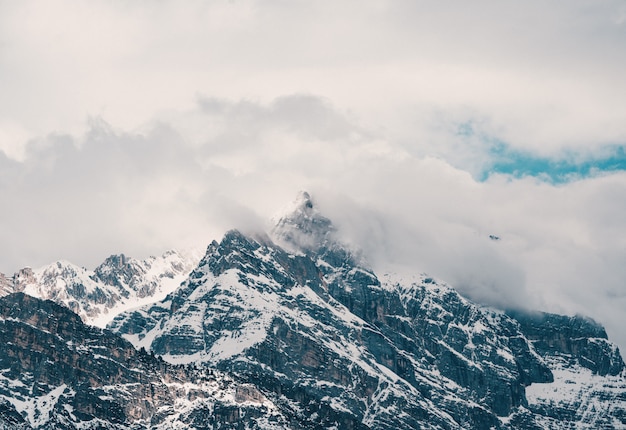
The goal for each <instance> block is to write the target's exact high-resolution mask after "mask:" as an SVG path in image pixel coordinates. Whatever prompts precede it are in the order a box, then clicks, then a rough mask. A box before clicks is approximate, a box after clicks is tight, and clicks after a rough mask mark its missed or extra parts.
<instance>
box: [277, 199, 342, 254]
mask: <svg viewBox="0 0 626 430" xmlns="http://www.w3.org/2000/svg"><path fill="white" fill-rule="evenodd" d="M274 219H275V220H276V223H275V226H274V228H273V229H272V231H271V237H272V239H273V240H274V241H275V242H277V243H278V244H279V245H281V246H283V247H285V248H286V249H288V250H290V251H294V252H298V251H300V252H304V253H307V252H316V251H317V250H319V249H320V248H321V247H322V246H323V245H325V244H327V243H328V242H329V241H331V240H332V239H331V235H332V234H333V233H334V232H335V227H334V226H333V224H332V222H331V220H330V219H328V218H326V217H325V216H324V215H322V213H321V212H320V210H319V209H318V207H317V205H316V204H315V201H314V199H313V198H312V197H311V195H310V194H309V193H308V192H306V191H300V193H298V196H297V197H296V199H295V200H294V201H293V202H292V203H291V205H289V206H288V207H287V208H285V210H283V211H282V214H281V215H280V216H275V217H274Z"/></svg>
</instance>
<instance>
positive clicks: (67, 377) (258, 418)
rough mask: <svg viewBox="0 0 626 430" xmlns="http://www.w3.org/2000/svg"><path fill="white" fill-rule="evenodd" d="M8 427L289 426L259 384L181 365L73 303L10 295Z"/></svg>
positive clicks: (5, 329) (5, 375)
mask: <svg viewBox="0 0 626 430" xmlns="http://www.w3.org/2000/svg"><path fill="white" fill-rule="evenodd" d="M0 342H2V345H3V348H2V351H1V352H0V369H1V370H0V428H6V429H31V428H32V429H59V430H61V429H63V430H66V429H128V428H133V429H137V430H140V429H146V428H151V429H164V430H165V429H172V428H218V427H221V428H238V427H239V426H245V427H246V428H268V429H271V428H275V429H279V428H284V427H285V425H286V423H287V418H285V417H284V416H283V415H282V414H281V413H280V411H279V410H278V409H277V408H276V407H275V406H274V405H273V404H272V403H271V402H269V401H268V400H267V399H266V398H265V397H264V396H263V395H262V394H261V393H260V392H258V390H256V389H255V388H254V387H253V386H250V385H247V384H240V383H238V382H236V381H234V380H233V379H232V378H231V377H230V376H228V375H227V374H225V373H223V372H218V371H215V370H211V369H196V368H194V367H181V366H172V365H169V364H167V363H165V362H164V361H162V360H159V359H157V358H155V357H154V356H153V355H150V354H148V353H146V352H145V350H139V351H138V350H136V349H135V348H133V346H132V345H131V344H130V343H128V342H127V341H125V340H123V339H122V338H120V337H119V336H117V335H115V334H113V333H111V332H109V331H107V330H102V329H98V328H95V327H90V326H87V325H85V324H83V322H82V321H81V319H80V317H78V315H76V314H75V313H73V312H71V311H70V310H68V309H66V308H65V307H62V306H59V305H57V304H56V303H53V302H51V301H43V300H40V299H36V298H33V297H30V296H27V295H25V294H23V293H14V294H11V295H9V296H5V297H2V298H0Z"/></svg>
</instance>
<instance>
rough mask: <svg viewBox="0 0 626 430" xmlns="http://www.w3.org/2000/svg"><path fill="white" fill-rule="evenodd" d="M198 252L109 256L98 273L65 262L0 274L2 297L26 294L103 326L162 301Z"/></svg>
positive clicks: (181, 279)
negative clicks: (139, 308) (112, 320)
mask: <svg viewBox="0 0 626 430" xmlns="http://www.w3.org/2000/svg"><path fill="white" fill-rule="evenodd" d="M199 259H200V256H199V255H197V253H194V252H191V251H189V252H178V251H168V252H166V253H164V254H163V255H161V256H160V257H148V258H146V259H144V260H138V259H135V258H130V257H126V256H125V255H124V254H119V255H112V256H110V257H108V258H107V259H106V260H105V261H104V262H103V263H102V264H100V265H99V266H98V267H97V268H96V269H95V270H93V271H92V270H87V269H85V268H83V267H78V266H76V265H74V264H72V263H70V262H67V261H57V262H56V263H53V264H49V265H47V266H44V267H41V268H38V269H35V270H33V269H31V268H24V269H21V270H20V271H18V272H17V273H15V274H14V275H13V276H12V277H7V276H5V275H2V274H0V295H6V294H9V293H13V292H24V293H26V294H28V295H31V296H33V297H38V298H41V299H50V300H52V301H55V302H57V303H60V304H63V305H64V306H67V307H68V308H70V309H71V310H73V311H74V312H76V313H77V314H79V315H80V316H81V318H83V320H84V321H85V322H86V323H89V324H92V325H97V326H101V327H104V326H105V325H106V324H107V323H108V322H109V321H110V320H111V319H112V318H113V317H114V316H115V315H117V314H119V313H120V312H122V311H124V310H126V309H130V308H133V307H137V306H141V305H143V304H146V303H151V302H154V301H157V300H161V299H163V298H164V297H165V296H166V295H167V294H169V293H171V292H172V291H174V290H175V289H176V288H177V287H178V286H179V285H180V284H181V282H182V281H183V280H184V279H185V278H186V277H187V275H188V274H189V273H190V272H191V270H192V269H193V268H194V267H195V265H196V264H197V263H198V260H199Z"/></svg>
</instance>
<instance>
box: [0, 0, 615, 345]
mask: <svg viewBox="0 0 626 430" xmlns="http://www.w3.org/2000/svg"><path fill="white" fill-rule="evenodd" d="M625 17H626V6H624V3H623V2H620V1H603V2H588V1H573V2H568V3H567V4H558V5H557V4H545V3H544V2H541V3H540V2H532V1H531V2H525V3H524V4H523V5H522V4H520V5H512V4H503V3H501V2H495V1H482V2H477V3H472V4H471V5H469V4H468V5H459V4H451V3H447V2H439V3H438V4H437V5H432V4H428V5H426V4H424V3H421V2H413V1H410V2H409V1H406V2H405V1H393V2H387V1H365V2H341V3H340V4H337V3H336V2H324V1H322V2H315V3H312V4H306V3H302V2H263V3H261V2H256V1H236V2H219V1H218V2H205V1H199V0H195V1H190V2H186V3H185V5H184V6H181V5H180V3H179V2H174V1H167V0H166V1H162V2H123V1H113V2H110V1H94V2H89V3H75V2H69V1H67V2H66V1H55V2H43V1H41V2H39V1H25V2H19V3H18V2H3V1H0V93H1V94H3V97H2V100H0V200H1V201H2V211H0V243H2V245H3V246H2V247H1V248H0V271H3V272H5V273H6V272H8V273H10V272H12V271H14V270H17V269H18V268H20V267H23V266H26V265H30V266H38V265H41V264H46V263H49V262H51V261H54V260H57V259H60V258H63V259H68V260H71V261H73V262H76V263H78V264H82V265H84V266H87V267H93V266H94V265H95V264H97V263H99V262H100V261H102V260H103V259H104V258H105V257H106V256H107V255H109V254H111V253H114V252H125V253H127V254H130V255H135V256H138V257H141V256H145V255H148V254H154V253H158V252H161V251H163V250H165V249H168V248H171V247H186V246H190V245H197V246H206V244H207V243H209V242H210V241H211V240H213V239H219V237H220V236H221V234H223V232H224V231H226V230H227V229H230V228H233V227H237V228H241V229H244V230H251V231H253V230H260V229H267V228H268V225H267V223H268V220H269V219H270V218H271V216H272V215H273V214H274V213H275V211H277V210H278V209H279V208H280V207H281V206H283V205H284V204H285V203H286V202H289V201H290V200H291V199H293V198H294V197H295V195H296V194H297V192H298V191H299V190H302V189H306V190H309V191H310V192H311V193H312V194H313V196H314V198H315V199H316V200H317V202H318V204H319V206H320V208H321V210H322V211H323V212H325V213H326V214H327V216H329V217H330V218H331V219H333V220H334V222H335V224H336V225H337V226H338V228H339V230H340V232H341V234H342V235H343V236H344V238H345V240H347V241H348V242H350V243H351V244H353V245H354V246H355V247H357V248H360V249H362V250H363V252H364V255H365V256H366V258H367V259H368V260H369V261H370V263H371V264H372V265H373V266H374V267H376V268H381V269H384V268H386V267H390V266H395V267H399V266H400V267H409V268H411V269H413V270H419V271H426V272H429V273H431V274H432V275H434V276H438V277H440V278H442V279H444V280H446V281H448V282H449V283H451V284H452V285H454V286H455V287H457V288H458V289H459V290H461V291H462V292H463V293H464V294H466V295H468V296H470V297H472V298H473V299H475V300H478V301H481V302H483V303H488V304H492V305H496V306H521V307H532V308H540V309H544V310H548V311H555V312H565V313H576V312H579V313H583V314H587V315H590V316H592V317H594V318H596V319H597V320H599V321H600V322H602V323H604V324H605V325H607V327H608V330H609V334H610V335H611V336H612V337H613V338H615V339H616V340H618V342H619V343H620V344H621V345H622V349H623V350H624V349H626V335H623V334H622V333H621V328H622V327H623V326H624V324H625V323H626V320H625V319H624V316H623V309H624V308H625V305H626V282H624V281H625V280H626V265H625V264H624V261H626V235H624V232H625V231H626V217H625V216H624V214H625V213H626V199H624V196H625V195H626V173H625V172H624V171H625V169H626V157H625V156H624V147H625V145H626V121H624V120H623V119H624V118H625V117H626V99H624V97H622V96H621V95H622V94H624V93H626V81H624V79H623V76H624V72H625V71H626V57H624V55H623V52H624V47H625V46H626V32H624V28H625V26H626V18H625ZM490 235H491V236H497V237H499V238H500V240H493V239H490V237H489V236H490Z"/></svg>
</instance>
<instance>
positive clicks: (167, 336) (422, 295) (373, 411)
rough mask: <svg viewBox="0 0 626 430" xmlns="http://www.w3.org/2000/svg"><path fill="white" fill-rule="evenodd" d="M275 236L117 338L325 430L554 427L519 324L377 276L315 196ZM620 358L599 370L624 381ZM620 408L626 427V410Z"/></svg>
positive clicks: (227, 244)
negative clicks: (223, 375)
mask: <svg viewBox="0 0 626 430" xmlns="http://www.w3.org/2000/svg"><path fill="white" fill-rule="evenodd" d="M272 236H273V239H271V238H270V237H267V236H258V237H247V236H244V235H242V234H241V233H239V232H238V231H231V232H229V233H227V234H226V236H225V237H224V239H223V240H222V241H221V242H220V243H217V242H213V243H212V244H211V245H210V246H209V248H208V250H207V253H206V255H205V257H204V258H203V259H202V260H201V262H200V264H199V266H198V267H197V268H196V269H195V270H194V271H193V272H192V273H191V274H190V276H189V279H188V280H187V281H186V282H185V283H183V284H182V285H181V287H180V288H179V289H178V290H177V291H176V292H175V293H173V294H171V295H169V296H168V297H167V298H166V299H165V300H163V301H161V302H159V303H156V304H154V305H150V306H146V307H144V308H142V309H139V310H135V311H133V312H129V313H125V314H122V315H120V316H119V317H117V318H116V319H115V320H114V321H113V322H112V323H111V325H110V326H109V327H110V328H111V329H112V330H113V331H115V332H118V333H120V334H122V335H123V336H124V337H125V338H126V339H128V340H129V341H131V342H132V343H133V344H135V345H136V346H137V347H144V348H146V349H148V350H151V351H154V352H155V353H156V354H158V355H160V356H162V357H163V358H164V359H165V360H166V361H168V362H172V363H203V365H205V366H209V367H212V368H218V369H222V370H226V369H228V370H230V371H235V372H236V373H237V375H238V377H239V378H241V379H242V380H244V381H246V382H248V383H251V384H253V385H255V386H257V387H258V388H259V389H260V390H261V391H262V392H264V393H265V394H266V396H268V398H272V399H276V400H277V399H283V400H284V401H285V402H286V403H287V404H289V405H290V407H292V408H293V409H294V410H295V411H297V412H298V413H299V414H300V416H301V418H302V419H305V418H308V420H309V425H310V426H312V427H315V428H327V427H331V426H337V427H338V428H360V427H363V428H377V429H383V428H389V429H391V428H394V429H395V428H459V429H460V428H485V429H487V428H544V427H545V426H544V424H545V423H548V424H547V427H545V428H551V427H550V426H551V424H550V423H551V421H550V419H551V415H550V414H549V413H547V412H546V413H543V412H542V409H541V407H539V406H538V407H536V408H533V403H531V402H529V399H528V396H527V387H529V386H530V387H535V386H537V385H539V386H546V385H545V384H555V379H554V373H553V371H552V370H551V368H550V363H553V361H549V360H546V359H547V358H549V359H551V358H552V356H548V355H545V354H544V355H542V354H540V352H539V351H538V350H537V348H535V345H534V342H535V340H533V339H531V338H529V337H528V336H527V335H526V334H525V333H524V327H525V326H523V325H522V324H520V322H519V321H518V320H517V319H515V318H514V317H512V316H509V315H507V314H506V313H505V312H503V311H498V310H494V309H490V308H485V307H482V306H478V305H476V304H473V303H471V302H469V301H468V300H466V299H464V298H463V297H461V296H460V295H459V294H458V293H457V292H456V291H455V290H454V289H452V288H451V287H449V286H447V285H445V284H444V283H442V282H439V281H436V280H433V279H432V278H429V277H428V276H426V275H416V276H412V277H409V278H404V277H399V276H398V275H395V274H391V273H389V274H384V275H381V276H380V277H379V276H377V275H376V274H375V273H373V272H372V271H371V270H369V269H368V268H367V267H363V266H362V265H360V264H359V262H358V261H357V260H356V259H355V258H354V256H353V253H352V252H350V250H348V249H347V248H346V247H345V246H343V245H342V244H341V243H338V242H337V241H336V240H335V239H334V229H333V227H332V223H331V222H330V221H329V220H328V219H327V218H325V217H324V216H323V215H321V214H320V213H319V212H318V211H317V209H316V207H315V205H314V204H313V202H312V200H311V199H310V196H309V195H308V194H305V193H303V194H301V195H300V196H299V198H298V200H297V201H296V205H295V207H294V208H293V211H292V212H290V213H288V214H286V215H285V216H284V217H282V218H280V219H279V220H278V222H277V224H276V227H275V229H274V230H273V232H272ZM275 242H278V243H280V244H281V246H278V245H276V244H275ZM564 336H567V333H566V334H564ZM576 336H578V334H576ZM590 339H591V338H590ZM594 339H595V335H594ZM589 342H593V341H592V340H590V341H589ZM611 351H613V353H607V354H604V355H602V354H601V356H599V357H596V358H598V359H600V358H601V359H602V360H605V361H608V362H610V363H611V366H612V367H611V369H612V372H611V375H613V376H614V377H615V378H617V380H618V381H622V379H623V376H618V375H620V373H621V372H622V371H623V368H624V364H623V362H622V359H621V357H620V355H619V353H617V352H616V350H614V349H612V350H611ZM563 354H564V355H565V356H568V357H569V355H571V354H572V351H563ZM568 354H569V355H568ZM590 360H591V358H590ZM596 364H597V363H596ZM588 368H592V369H591V371H592V373H593V372H596V373H598V369H596V368H594V366H592V365H589V366H588ZM572 369H573V368H572ZM555 370H558V369H557V368H556V367H555ZM559 375H560V373H559ZM604 375H605V376H606V375H607V373H605V374H604ZM558 383H559V381H557V382H556V384H557V385H558ZM552 386H553V387H554V385H552ZM581 389H583V387H582V386H581ZM531 392H532V393H536V392H537V390H536V389H534V388H533V389H532V390H531ZM531 399H532V401H533V402H535V403H534V404H535V405H541V404H545V402H546V401H548V400H545V399H544V398H541V397H540V396H537V395H535V396H534V397H531ZM607 408H608V406H607ZM610 408H612V411H613V413H612V415H613V417H612V419H614V420H617V421H618V422H621V421H619V420H623V418H624V417H623V415H621V414H622V412H623V411H624V410H626V404H625V403H624V402H623V399H622V400H619V399H618V401H614V402H613V403H612V405H611V407H610ZM619 411H622V412H619ZM566 420H568V422H569V425H571V426H576V425H579V424H580V423H583V422H585V421H584V420H582V419H581V418H580V417H578V416H576V415H571V416H569V417H566ZM611 422H612V421H611ZM625 425H626V424H625Z"/></svg>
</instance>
